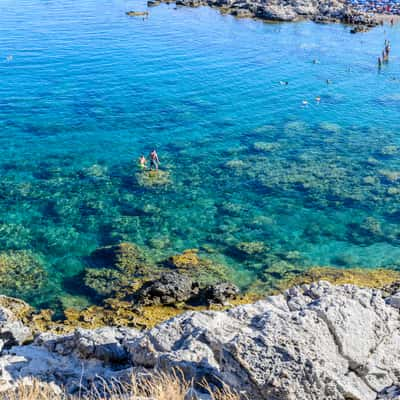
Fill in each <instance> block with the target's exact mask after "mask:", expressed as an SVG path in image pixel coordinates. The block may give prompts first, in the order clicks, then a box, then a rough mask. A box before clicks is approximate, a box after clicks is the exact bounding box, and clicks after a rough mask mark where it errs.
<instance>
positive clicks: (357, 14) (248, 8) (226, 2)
mask: <svg viewBox="0 0 400 400" xmlns="http://www.w3.org/2000/svg"><path fill="white" fill-rule="evenodd" d="M161 2H166V3H169V2H170V0H149V1H148V5H149V6H156V5H158V4H160V3H161ZM176 5H177V6H188V7H199V6H210V7H215V8H218V9H219V10H220V11H221V12H222V13H224V14H231V15H234V16H235V17H238V18H258V19H262V20H265V21H286V22H292V21H300V20H305V19H308V20H311V21H315V22H319V23H328V22H342V23H346V24H351V25H354V28H353V32H356V31H363V30H367V29H368V28H372V27H374V26H376V25H378V24H379V22H380V19H379V18H377V17H376V16H374V15H372V14H371V13H367V12H363V11H360V10H356V9H355V8H354V7H353V6H352V5H351V4H350V3H348V2H347V1H344V0H333V1H331V0H323V1H316V0H313V1H304V0H267V1H263V0H176Z"/></svg>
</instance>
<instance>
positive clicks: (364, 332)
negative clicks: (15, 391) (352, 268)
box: [0, 281, 400, 400]
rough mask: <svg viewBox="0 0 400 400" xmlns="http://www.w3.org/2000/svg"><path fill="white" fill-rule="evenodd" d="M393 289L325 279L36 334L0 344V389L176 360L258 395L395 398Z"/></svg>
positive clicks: (398, 372) (72, 384)
mask: <svg viewBox="0 0 400 400" xmlns="http://www.w3.org/2000/svg"><path fill="white" fill-rule="evenodd" d="M398 297H399V294H398V293H393V294H391V295H389V296H387V297H385V298H384V297H383V293H382V292H381V291H380V290H376V289H361V288H358V287H356V286H353V285H343V286H332V285H331V284H329V283H327V282H323V281H322V282H319V283H315V284H310V285H302V286H301V287H294V288H292V289H289V290H288V291H286V292H285V293H284V294H282V295H278V296H271V297H268V298H266V299H265V300H261V301H258V302H256V303H254V304H249V305H243V306H239V307H236V308H233V309H231V310H228V311H224V312H216V311H214V312H211V311H207V312H187V313H185V314H182V315H180V316H177V317H175V318H173V319H171V320H169V321H167V322H164V323H162V324H160V325H159V326H157V327H155V328H154V329H152V330H149V331H143V332H139V331H137V330H134V329H126V328H102V329H97V330H93V331H91V330H82V329H78V330H76V331H75V333H74V334H71V335H63V336H56V335H53V334H42V335H40V336H39V337H37V338H36V340H35V342H34V343H33V344H29V345H25V346H14V347H12V348H11V349H9V350H3V354H2V356H1V357H0V376H1V377H2V378H1V381H0V389H3V390H4V388H6V387H8V386H10V385H12V384H15V382H16V381H17V380H18V379H22V378H24V377H25V378H26V377H29V376H35V377H37V378H39V379H42V380H46V381H53V382H55V383H56V384H58V385H66V387H67V388H68V390H69V391H74V390H77V388H78V387H79V382H82V384H83V385H88V384H90V383H93V382H95V381H96V379H97V378H96V377H97V376H98V375H99V376H102V377H104V378H105V379H110V378H112V377H116V376H117V377H121V376H124V375H127V374H128V373H130V372H132V371H133V370H136V371H153V370H154V369H164V370H168V371H169V370H171V368H175V367H176V368H179V369H181V370H182V371H183V372H184V373H185V374H186V375H187V376H188V377H191V378H194V379H195V380H201V379H203V378H206V379H207V380H208V381H209V382H210V383H211V384H215V385H219V384H220V382H221V381H223V382H225V383H227V384H229V385H231V386H233V387H235V388H236V389H239V390H241V391H245V392H246V394H247V396H248V397H249V398H252V399H255V400H256V399H267V400H275V399H279V400H292V399H296V400H314V399H315V400H317V399H318V400H321V399H325V400H350V399H351V400H377V399H386V400H388V399H391V400H394V399H398V398H399V397H398V396H399V393H400V357H399V353H400V320H399V309H398ZM81 375H82V376H81Z"/></svg>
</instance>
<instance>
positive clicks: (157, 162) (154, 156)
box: [150, 150, 160, 171]
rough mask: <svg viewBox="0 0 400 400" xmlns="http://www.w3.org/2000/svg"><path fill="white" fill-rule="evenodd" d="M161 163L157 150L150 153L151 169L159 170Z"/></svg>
mask: <svg viewBox="0 0 400 400" xmlns="http://www.w3.org/2000/svg"><path fill="white" fill-rule="evenodd" d="M159 165H160V160H159V159H158V154H157V152H156V151H155V150H153V151H152V152H151V153H150V169H155V170H156V171H157V170H158V166H159Z"/></svg>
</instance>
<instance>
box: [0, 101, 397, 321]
mask: <svg viewBox="0 0 400 400" xmlns="http://www.w3.org/2000/svg"><path fill="white" fill-rule="evenodd" d="M332 101H334V99H333V100H332ZM210 140H211V139H208V138H203V139H193V140H192V141H190V142H189V143H188V142H187V141H185V142H180V141H176V142H174V143H171V144H169V145H165V146H164V147H163V148H162V150H161V151H162V157H163V160H162V161H163V163H162V165H161V168H162V170H160V171H138V168H137V166H136V164H135V163H134V162H125V161H121V162H119V163H114V164H113V163H109V162H105V161H102V160H98V162H97V163H87V162H86V161H85V162H84V163H82V164H77V160H76V158H75V156H73V155H71V156H69V157H62V158H61V157H58V156H56V155H54V157H49V158H48V159H46V160H35V161H32V160H29V159H27V160H21V162H19V163H10V162H9V163H7V164H6V165H2V166H1V165H0V168H2V171H3V175H4V176H3V179H2V182H1V184H0V215H2V216H3V217H2V218H1V219H0V246H1V248H2V249H3V251H2V253H0V264H2V265H3V267H2V269H1V270H0V284H1V289H2V293H3V294H6V295H10V296H16V297H19V298H22V299H23V300H26V301H27V302H29V303H30V304H32V306H34V307H38V308H39V309H52V310H54V312H55V315H56V316H57V318H61V317H62V316H63V314H64V311H65V310H67V309H69V310H72V309H74V310H77V311H80V310H83V309H87V308H88V307H91V306H93V307H96V306H99V305H100V304H102V303H103V302H104V301H105V300H106V299H110V298H117V299H123V298H126V297H127V296H128V295H132V293H136V291H137V290H139V288H140V287H141V286H142V284H143V283H144V282H145V281H151V280H153V279H156V278H158V277H159V276H160V275H161V273H163V272H171V271H175V272H177V273H179V274H184V275H186V276H189V277H190V278H191V279H192V280H193V282H195V283H196V284H198V285H199V286H200V287H203V288H204V287H206V286H207V285H212V284H217V283H221V282H231V283H233V284H235V285H236V286H238V288H239V289H240V290H241V291H242V293H243V294H246V293H250V294H254V293H255V294H259V295H264V294H266V293H270V291H271V290H279V288H280V287H281V285H282V281H286V280H290V278H291V277H296V276H298V275H301V274H303V273H305V272H306V271H307V270H308V269H309V268H311V267H315V266H321V265H322V266H325V265H326V266H332V267H338V268H342V269H345V270H347V269H349V268H360V269H368V268H371V267H375V268H382V269H384V270H393V271H396V270H399V269H400V264H399V261H398V260H399V259H400V258H399V256H400V252H399V250H398V245H399V240H400V230H399V224H398V222H399V218H400V214H399V212H398V209H399V207H400V178H399V177H400V172H399V171H400V163H399V157H397V156H398V154H399V152H400V150H399V147H398V146H397V145H396V143H397V139H396V132H395V131H390V130H379V129H378V128H373V127H369V128H361V127H344V126H340V125H338V124H333V123H328V122H321V123H316V124H308V123H306V122H304V121H299V120H288V121H286V122H284V123H282V124H280V125H264V126H259V127H257V128H255V129H254V130H252V131H250V132H249V133H248V134H247V135H243V134H242V133H241V132H239V133H237V135H236V136H235V134H232V138H231V143H230V146H229V147H227V146H223V147H222V148H216V149H214V150H210ZM322 148H323V149H324V150H323V152H322V151H321V149H322ZM193 149H195V152H194V150H193ZM310 149H313V150H314V151H310ZM44 220H45V221H46V223H43V221H44ZM2 271H3V272H4V274H3V273H2ZM6 271H8V273H7V272H6ZM23 271H24V272H23ZM77 311H75V312H77Z"/></svg>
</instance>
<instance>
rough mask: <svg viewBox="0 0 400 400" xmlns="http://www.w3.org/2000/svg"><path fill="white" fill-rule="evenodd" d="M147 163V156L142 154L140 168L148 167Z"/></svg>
mask: <svg viewBox="0 0 400 400" xmlns="http://www.w3.org/2000/svg"><path fill="white" fill-rule="evenodd" d="M146 164H147V160H146V157H145V156H144V155H143V154H142V155H141V156H140V158H139V166H140V168H142V169H143V170H145V169H146V168H147V166H146Z"/></svg>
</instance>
